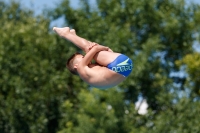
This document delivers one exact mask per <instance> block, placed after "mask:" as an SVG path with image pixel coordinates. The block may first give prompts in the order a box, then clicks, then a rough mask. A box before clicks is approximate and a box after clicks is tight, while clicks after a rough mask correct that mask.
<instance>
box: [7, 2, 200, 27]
mask: <svg viewBox="0 0 200 133" xmlns="http://www.w3.org/2000/svg"><path fill="white" fill-rule="evenodd" d="M4 1H6V2H10V1H12V0H4ZM14 1H19V2H20V3H23V6H24V7H27V8H30V9H32V10H34V11H35V14H36V15H38V14H40V13H42V10H43V9H45V8H54V7H56V6H57V5H58V4H59V3H60V2H61V1H62V0H14ZM79 1H80V0H70V4H71V6H72V7H74V8H77V7H78V5H79ZM89 1H90V3H91V5H95V1H96V0H89ZM187 1H188V2H195V3H198V4H200V0H187ZM63 23H64V21H63V18H60V19H58V20H57V21H54V22H52V24H51V25H52V26H57V27H62V26H63Z"/></svg>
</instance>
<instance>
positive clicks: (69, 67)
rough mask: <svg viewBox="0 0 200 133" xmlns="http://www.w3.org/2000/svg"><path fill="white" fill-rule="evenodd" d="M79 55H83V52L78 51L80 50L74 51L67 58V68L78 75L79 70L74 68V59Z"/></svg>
mask: <svg viewBox="0 0 200 133" xmlns="http://www.w3.org/2000/svg"><path fill="white" fill-rule="evenodd" d="M77 55H82V54H81V53H78V52H76V53H74V54H73V55H71V56H70V57H69V59H68V60H67V64H66V67H67V69H68V70H69V71H70V72H71V73H72V74H74V75H78V72H77V70H76V69H74V64H73V62H74V59H75V57H76V56H77Z"/></svg>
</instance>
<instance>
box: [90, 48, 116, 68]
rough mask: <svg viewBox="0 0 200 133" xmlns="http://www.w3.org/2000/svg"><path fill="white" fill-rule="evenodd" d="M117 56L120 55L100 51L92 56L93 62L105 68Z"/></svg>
mask: <svg viewBox="0 0 200 133" xmlns="http://www.w3.org/2000/svg"><path fill="white" fill-rule="evenodd" d="M119 55H120V53H114V52H108V51H100V52H98V53H97V54H96V55H95V56H94V60H95V61H96V62H97V63H98V64H100V65H102V66H107V65H108V64H109V63H111V62H113V61H114V60H115V59H116V58H117V57H118V56H119Z"/></svg>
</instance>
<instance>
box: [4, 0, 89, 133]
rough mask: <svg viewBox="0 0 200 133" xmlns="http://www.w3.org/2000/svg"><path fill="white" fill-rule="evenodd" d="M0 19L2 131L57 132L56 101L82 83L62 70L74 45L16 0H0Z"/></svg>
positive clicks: (58, 114)
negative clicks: (7, 0)
mask: <svg viewBox="0 0 200 133" xmlns="http://www.w3.org/2000/svg"><path fill="white" fill-rule="evenodd" d="M0 18H1V19H0V24H1V25H2V27H1V29H0V35H1V39H0V132H1V133H30V132H32V133H45V132H46V133H55V132H56V130H57V127H58V121H59V118H60V112H59V106H60V104H61V103H62V102H63V100H64V99H65V98H68V99H70V97H74V95H76V91H77V90H78V89H76V90H73V89H74V88H73V87H76V88H81V87H84V86H86V85H84V84H80V83H81V82H80V80H79V79H78V78H77V77H73V76H71V75H70V74H69V73H68V72H67V71H66V69H65V63H66V57H67V55H69V54H72V53H73V52H74V51H75V49H74V48H68V47H65V45H66V41H64V40H60V39H59V40H58V39H57V37H55V35H53V34H51V32H50V31H49V24H50V20H49V19H48V18H47V17H45V16H34V15H33V12H32V11H30V10H27V9H25V8H22V7H21V6H20V4H19V3H16V2H11V3H8V4H6V3H5V2H3V1H0ZM58 44H59V45H58ZM69 45H70V44H69ZM85 88H86V87H85ZM68 94H70V95H68ZM73 99H74V100H76V99H75V98H73Z"/></svg>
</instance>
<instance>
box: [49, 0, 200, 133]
mask: <svg viewBox="0 0 200 133" xmlns="http://www.w3.org/2000/svg"><path fill="white" fill-rule="evenodd" d="M96 4H97V6H95V7H96V8H94V7H92V6H90V3H89V1H88V0H80V5H79V8H77V9H74V8H72V7H70V3H69V0H63V1H62V2H61V4H60V5H59V6H58V8H56V9H55V11H54V12H52V14H53V16H54V18H55V19H56V18H58V17H60V16H63V15H64V17H65V20H66V25H67V26H71V27H72V28H75V29H76V30H77V33H78V34H79V35H80V36H82V37H84V38H87V39H89V40H91V41H95V42H98V43H100V44H103V45H106V46H109V47H111V49H113V50H114V51H115V52H120V53H124V54H126V55H128V56H129V57H131V58H132V59H133V61H134V69H133V72H132V74H131V75H130V76H129V77H128V78H127V80H126V81H125V82H123V83H122V84H121V85H120V86H119V87H120V89H122V91H123V92H124V94H125V96H124V99H123V100H124V101H126V102H128V103H129V104H128V105H127V106H128V107H127V108H128V109H127V111H126V110H125V105H124V104H122V105H121V106H124V108H123V111H122V112H123V113H122V114H121V116H119V117H116V118H118V119H120V121H118V122H117V124H118V125H119V123H120V124H121V126H118V127H117V129H118V130H114V129H116V128H114V129H113V130H114V131H116V132H117V131H118V132H122V131H123V132H149V131H152V132H154V131H155V132H157V131H158V132H160V131H161V130H155V128H157V126H159V128H157V129H162V128H163V129H164V127H162V126H161V125H159V124H158V123H163V124H164V123H165V121H164V120H165V117H168V118H172V117H174V119H176V117H178V115H175V114H176V113H181V115H183V116H187V114H186V112H188V111H189V110H190V109H191V108H190V109H188V110H186V111H185V112H182V110H181V109H179V106H178V105H181V104H182V103H181V101H182V100H183V99H184V98H183V96H180V94H179V93H180V92H182V90H183V91H185V92H187V90H185V89H183V87H184V85H185V80H186V79H185V78H186V77H180V76H179V75H175V76H173V77H171V76H170V75H171V74H172V73H175V72H178V71H179V67H177V66H176V65H175V61H176V60H181V59H182V58H183V57H184V56H185V55H186V54H188V53H192V52H193V49H192V44H193V42H194V40H195V39H196V38H194V34H195V33H196V32H197V29H199V23H198V16H197V15H198V13H199V10H200V7H199V5H194V4H190V5H188V4H187V3H186V1H184V0H175V1H171V0H152V1H148V0H142V1H137V0H119V1H116V0H96ZM177 84H178V85H177ZM189 89H190V88H189ZM108 91H109V90H108ZM172 92H173V93H172ZM178 94H179V95H178ZM88 95H89V94H88ZM139 95H141V96H142V97H143V98H144V99H147V102H148V105H149V113H148V114H147V115H146V116H138V115H137V113H135V112H134V111H131V110H134V107H133V105H132V103H134V102H136V101H137V100H138V99H137V98H138V96H139ZM78 96H79V95H78ZM182 98H183V99H182ZM186 99H187V100H186V102H184V105H183V106H185V105H188V104H191V107H195V105H196V104H199V103H198V102H197V103H193V102H192V100H191V98H190V97H186ZM175 101H176V102H175ZM81 104H82V103H76V107H77V108H76V110H78V111H79V110H81V109H82V107H81V106H78V105H81ZM176 105H177V106H176ZM72 106H75V104H72ZM91 106H93V105H91ZM94 108H95V106H94ZM88 109H89V108H88ZM116 110H117V109H116ZM125 111H126V112H128V111H129V113H128V115H127V114H126V113H125ZM151 112H152V113H151ZM170 112H173V113H170ZM194 112H198V110H195V111H194ZM194 112H193V113H194ZM74 113H75V114H78V113H77V112H74ZM193 116H195V115H194V114H192V117H193ZM102 117H103V116H102ZM159 118H161V119H159ZM82 119H88V118H82ZM133 119H135V120H133ZM65 120H66V119H65ZM186 120H187V117H182V118H180V119H179V120H177V121H178V122H183V123H184V122H185V123H186ZM195 120H197V119H195ZM66 121H67V120H66ZM70 122H71V124H72V125H73V128H72V129H76V128H81V125H80V122H79V119H78V118H75V117H73V121H72V120H70ZM168 122H170V121H168ZM89 125H90V124H88V126H89ZM182 125H185V124H182ZM173 126H174V127H173V128H176V127H177V126H178V124H174V125H173ZM61 127H62V126H61ZM154 127H155V128H154ZM181 127H183V128H184V126H181ZM186 127H188V126H185V128H186ZM173 128H170V127H169V128H166V129H170V131H172V132H173ZM185 128H184V129H183V130H177V132H181V131H184V130H185ZM65 129H66V130H68V129H69V128H68V126H67V127H66V128H65ZM70 129H71V128H70ZM82 130H83V128H82ZM62 131H63V130H62ZM70 131H74V130H70ZM92 131H93V130H92V129H91V130H90V131H86V132H92ZM174 131H176V130H174ZM186 131H189V130H186ZM194 131H196V130H194ZM102 132H105V131H102ZM166 132H167V131H166ZM184 132H185V131H184Z"/></svg>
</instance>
